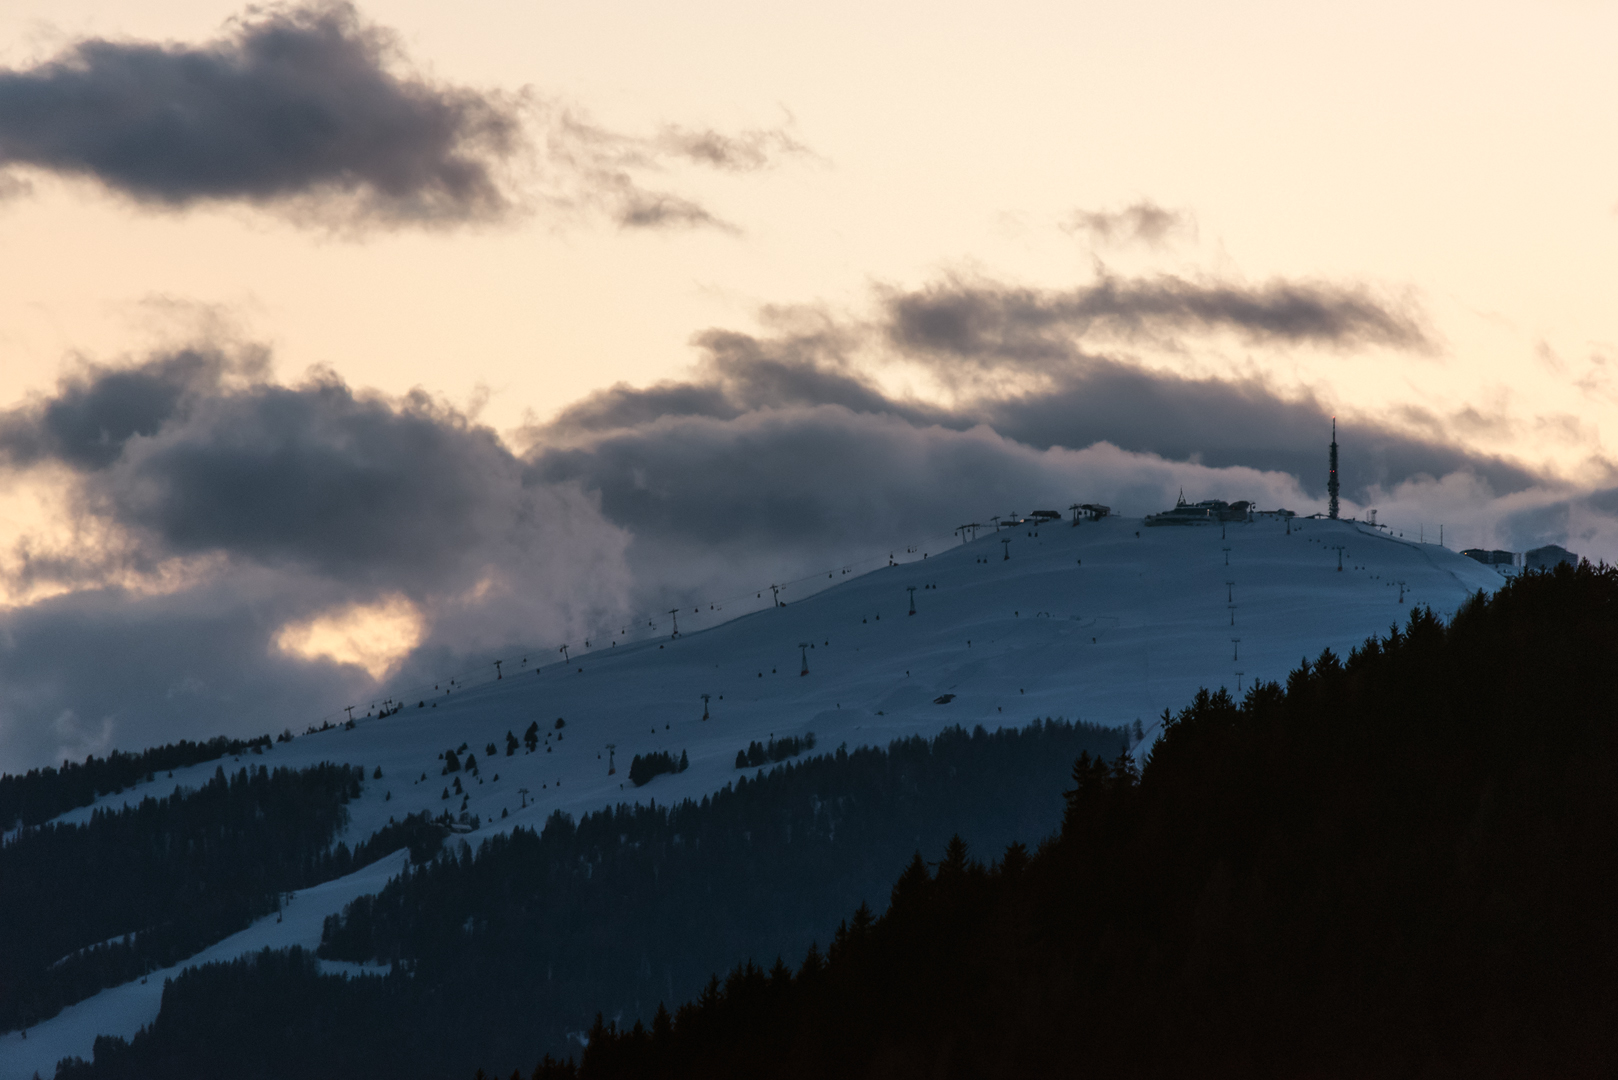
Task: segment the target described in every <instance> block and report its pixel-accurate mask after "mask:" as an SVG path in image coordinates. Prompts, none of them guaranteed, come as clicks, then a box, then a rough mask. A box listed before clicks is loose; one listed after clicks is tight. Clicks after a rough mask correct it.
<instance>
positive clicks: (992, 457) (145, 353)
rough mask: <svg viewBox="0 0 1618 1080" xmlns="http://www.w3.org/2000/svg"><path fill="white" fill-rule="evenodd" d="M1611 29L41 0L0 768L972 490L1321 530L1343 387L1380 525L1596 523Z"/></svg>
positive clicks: (11, 373)
mask: <svg viewBox="0 0 1618 1080" xmlns="http://www.w3.org/2000/svg"><path fill="white" fill-rule="evenodd" d="M1614 40H1618V4H1613V3H1584V2H1575V0H1563V2H1559V3H1557V2H1552V3H1544V4H1538V5H1522V4H1509V5H1508V4H1502V3H1482V4H1477V3H1474V4H1468V5H1460V4H1448V3H1433V4H1427V5H1422V6H1420V7H1418V8H1412V7H1411V6H1410V5H1407V4H1406V5H1397V6H1395V5H1392V4H1379V3H1368V4H1361V5H1355V6H1353V7H1343V6H1338V7H1328V6H1325V5H1301V6H1300V5H1296V4H1281V3H1256V2H1254V3H1249V2H1235V3H1230V4H1224V5H1219V6H1217V7H1210V6H1207V5H1190V4H1184V3H1179V4H1168V3H1142V4H1132V5H1110V6H1107V5H1092V4H1072V3H1063V4H1056V3H1050V4H1042V3H1021V4H1018V3H1008V4H1000V5H995V6H994V7H993V8H992V10H991V9H990V8H989V7H987V6H983V5H973V6H966V5H948V4H937V3H935V4H928V5H921V4H881V5H872V4H868V3H867V4H860V5H857V6H856V5H853V4H847V5H844V4H839V3H823V4H817V5H812V6H810V7H806V8H801V9H790V10H788V9H784V8H781V7H779V6H772V5H757V4H741V3H691V4H685V5H675V6H670V5H651V4H623V3H595V4H575V3H546V2H534V0H525V2H523V3H514V2H504V0H467V2H464V3H461V4H456V5H445V4H429V3H420V2H405V0H391V2H377V3H366V4H363V5H359V6H349V5H341V4H301V5H300V4H294V5H258V6H251V7H248V6H242V5H241V4H232V3H222V2H212V0H206V2H205V0H150V2H147V3H142V4H139V5H130V4H113V3H109V2H106V0H52V2H51V3H48V4H47V3H44V2H42V0H12V2H10V3H8V4H6V5H4V7H3V8H0V249H3V251H4V254H5V258H3V259H0V357H3V363H0V770H5V771H16V770H19V769H23V768H28V767H32V766H35V765H39V764H42V763H48V762H53V761H59V760H61V759H63V758H68V757H72V758H82V757H83V756H84V755H85V754H88V753H96V754H102V753H105V752H107V751H108V750H109V749H111V748H113V747H122V748H135V747H139V746H144V745H150V744H153V743H157V742H163V741H168V740H171V739H175V738H182V737H183V738H198V737H205V736H210V735H213V734H218V733H231V734H259V733H262V732H264V731H276V730H280V729H281V728H282V727H283V726H290V727H292V728H294V729H300V730H301V728H302V727H303V725H304V724H305V723H306V722H308V721H309V720H311V719H317V718H319V717H322V716H325V715H330V714H333V713H334V712H335V711H337V710H340V709H341V707H342V706H343V705H345V704H349V703H352V702H354V701H365V700H369V699H370V698H371V697H374V696H375V695H378V694H382V693H385V692H386V690H387V689H388V688H389V687H395V686H400V685H407V684H409V683H411V681H412V680H418V681H419V680H420V679H423V678H432V677H435V676H436V675H437V674H439V673H442V672H450V671H456V670H461V669H463V668H466V667H469V666H479V665H482V664H484V663H485V662H486V661H487V660H489V659H492V658H498V657H499V656H500V655H503V654H504V653H505V652H506V651H508V650H513V649H518V650H521V649H528V650H536V651H540V652H542V653H545V654H548V653H550V652H554V651H555V650H557V649H558V648H559V647H560V645H561V644H565V643H573V645H574V646H575V647H577V644H578V643H580V642H582V641H585V640H590V639H591V638H592V636H593V637H594V639H595V640H597V641H599V640H600V638H601V637H602V636H604V635H609V634H610V633H611V630H610V629H609V628H610V627H613V626H615V625H616V626H620V627H623V626H629V625H639V623H637V622H636V620H637V619H642V618H643V617H644V616H645V615H646V613H648V612H660V611H666V610H667V609H668V608H670V607H673V606H677V605H684V604H687V603H691V604H693V605H696V606H697V607H699V608H700V606H701V605H702V604H703V603H704V602H709V601H713V600H715V599H719V598H730V597H745V596H755V597H757V596H759V595H762V593H763V587H764V586H765V585H768V584H769V583H771V582H778V581H782V580H791V579H796V578H799V577H802V576H804V575H806V574H810V573H817V572H821V571H825V570H826V569H828V568H831V567H837V566H843V565H850V566H852V565H856V564H860V565H864V563H863V562H862V560H871V559H877V560H880V561H885V559H886V556H887V555H888V554H889V553H890V552H904V551H906V550H907V549H908V548H910V547H918V548H920V547H924V546H926V545H936V544H939V543H948V542H952V541H951V540H950V532H951V530H952V529H953V528H954V527H955V526H956V525H958V524H960V523H961V522H965V521H978V520H987V518H988V517H989V515H991V514H1001V515H1005V514H1009V513H1013V512H1018V513H1027V512H1029V511H1031V510H1033V509H1038V508H1046V507H1051V508H1058V509H1060V508H1065V507H1067V506H1068V505H1069V504H1070V503H1073V502H1102V503H1106V504H1108V505H1111V506H1113V507H1114V508H1115V509H1116V510H1118V511H1120V512H1122V513H1127V514H1143V513H1148V512H1152V511H1155V510H1159V509H1162V508H1164V507H1165V506H1166V505H1168V504H1169V503H1172V501H1173V499H1174V498H1175V497H1176V496H1177V495H1178V493H1179V492H1180V491H1181V490H1182V489H1183V490H1184V491H1185V494H1186V496H1187V497H1188V498H1192V499H1196V498H1205V497H1214V498H1225V499H1237V498H1248V499H1254V500H1256V501H1258V502H1259V503H1260V504H1263V505H1266V506H1269V505H1284V506H1287V507H1289V508H1291V509H1294V510H1297V511H1299V512H1302V513H1312V512H1315V511H1317V510H1322V509H1324V500H1325V491H1324V486H1325V445H1326V443H1327V442H1328V441H1329V439H1330V430H1331V420H1332V417H1334V416H1335V417H1336V418H1337V421H1338V425H1339V441H1340V443H1341V445H1342V469H1341V474H1342V479H1343V495H1344V512H1345V513H1346V514H1354V515H1360V516H1365V515H1368V514H1369V512H1370V510H1371V509H1373V508H1374V509H1375V510H1376V512H1377V514H1378V519H1379V520H1380V521H1383V522H1387V523H1389V524H1390V525H1392V526H1393V527H1395V528H1397V529H1401V530H1405V531H1408V532H1411V533H1415V534H1417V535H1421V536H1428V537H1429V538H1431V534H1433V533H1435V532H1436V531H1437V529H1438V528H1439V527H1440V526H1442V527H1443V529H1444V538H1445V542H1446V543H1447V544H1448V545H1449V546H1451V547H1458V546H1485V547H1505V548H1510V549H1513V550H1518V551H1521V550H1525V549H1526V548H1528V547H1532V546H1536V545H1539V544H1544V543H1558V544H1563V545H1565V546H1567V547H1569V548H1571V549H1573V550H1574V551H1576V552H1578V553H1580V554H1583V555H1586V556H1589V557H1591V558H1593V559H1600V558H1605V559H1609V560H1611V559H1613V558H1615V557H1618V518H1615V515H1618V470H1615V466H1614V462H1613V456H1612V454H1611V453H1610V452H1609V451H1608V449H1607V443H1608V442H1611V441H1613V440H1614V439H1615V438H1618V426H1615V425H1618V311H1615V310H1614V307H1613V305H1612V303H1611V296H1612V285H1613V281H1614V274H1613V263H1614V253H1615V248H1618V143H1615V142H1614V140H1613V139H1612V138H1610V133H1611V132H1612V131H1613V130H1614V121H1615V119H1618V115H1615V114H1618V72H1615V69H1614V66H1613V65H1612V64H1611V63H1610V62H1609V54H1610V46H1611V43H1612V42H1613V41H1614ZM880 561H879V562H878V563H876V565H880ZM644 621H646V622H648V623H652V625H653V626H655V622H654V621H653V620H651V619H646V620H644Z"/></svg>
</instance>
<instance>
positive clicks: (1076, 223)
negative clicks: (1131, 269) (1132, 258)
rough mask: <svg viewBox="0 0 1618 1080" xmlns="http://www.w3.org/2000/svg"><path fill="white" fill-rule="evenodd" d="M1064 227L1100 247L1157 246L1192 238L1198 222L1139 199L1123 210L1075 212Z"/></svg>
mask: <svg viewBox="0 0 1618 1080" xmlns="http://www.w3.org/2000/svg"><path fill="white" fill-rule="evenodd" d="M1063 228H1065V229H1066V230H1067V231H1068V232H1072V233H1082V234H1083V235H1085V236H1086V237H1088V238H1089V239H1090V241H1091V242H1092V243H1095V244H1099V245H1111V244H1130V243H1140V244H1145V245H1146V246H1148V247H1158V246H1160V245H1162V244H1164V243H1165V242H1167V241H1168V240H1169V239H1170V238H1172V237H1175V236H1178V235H1184V236H1195V235H1196V231H1197V222H1196V218H1195V217H1193V216H1192V215H1191V214H1190V213H1189V212H1187V211H1184V210H1165V209H1164V208H1163V207H1161V206H1158V205H1157V204H1156V203H1154V202H1152V201H1151V200H1150V199H1142V200H1140V201H1139V202H1137V203H1134V204H1132V205H1130V206H1126V207H1124V208H1123V209H1122V210H1075V211H1074V212H1073V214H1072V216H1070V217H1069V218H1068V220H1067V221H1066V222H1065V223H1064V225H1063Z"/></svg>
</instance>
